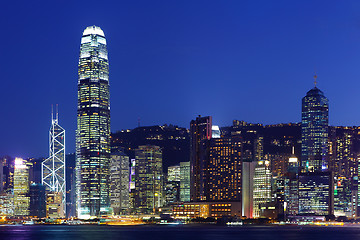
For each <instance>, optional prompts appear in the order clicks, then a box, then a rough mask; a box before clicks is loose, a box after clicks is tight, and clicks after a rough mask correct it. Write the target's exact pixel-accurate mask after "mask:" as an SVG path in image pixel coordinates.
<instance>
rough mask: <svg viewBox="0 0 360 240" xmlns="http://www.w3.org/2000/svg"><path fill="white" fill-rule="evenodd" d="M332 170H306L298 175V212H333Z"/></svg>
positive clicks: (310, 213)
mask: <svg viewBox="0 0 360 240" xmlns="http://www.w3.org/2000/svg"><path fill="white" fill-rule="evenodd" d="M333 189H334V187H333V175H332V172H307V173H301V174H300V176H299V214H300V215H321V216H325V215H330V214H333V196H334V192H333Z"/></svg>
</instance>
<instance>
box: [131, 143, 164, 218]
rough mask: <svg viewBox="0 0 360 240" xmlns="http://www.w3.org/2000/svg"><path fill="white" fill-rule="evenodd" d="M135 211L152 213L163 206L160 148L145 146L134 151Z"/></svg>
mask: <svg viewBox="0 0 360 240" xmlns="http://www.w3.org/2000/svg"><path fill="white" fill-rule="evenodd" d="M135 161H136V162H135V196H134V198H135V203H134V205H135V209H137V210H139V211H141V212H143V213H152V212H155V211H156V209H158V208H159V207H162V206H163V202H164V193H163V183H164V179H163V178H164V176H163V171H162V152H161V149H160V147H158V146H152V145H146V146H139V148H138V149H136V150H135Z"/></svg>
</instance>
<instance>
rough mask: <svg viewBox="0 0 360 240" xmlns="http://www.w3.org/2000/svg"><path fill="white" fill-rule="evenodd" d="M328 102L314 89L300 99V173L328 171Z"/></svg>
mask: <svg viewBox="0 0 360 240" xmlns="http://www.w3.org/2000/svg"><path fill="white" fill-rule="evenodd" d="M328 125H329V101H328V99H327V98H326V97H325V95H324V93H323V92H322V91H321V90H320V89H318V88H317V87H316V76H315V87H314V88H313V89H311V90H310V91H308V92H307V94H306V96H305V97H304V98H303V99H302V111H301V140H302V143H301V171H302V172H315V171H325V170H327V169H328V167H329V166H328V131H329V129H328V128H329V127H328Z"/></svg>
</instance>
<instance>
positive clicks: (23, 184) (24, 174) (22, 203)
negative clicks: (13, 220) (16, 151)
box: [14, 158, 30, 216]
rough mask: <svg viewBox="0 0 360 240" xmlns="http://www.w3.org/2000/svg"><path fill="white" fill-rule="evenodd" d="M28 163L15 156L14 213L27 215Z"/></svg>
mask: <svg viewBox="0 0 360 240" xmlns="http://www.w3.org/2000/svg"><path fill="white" fill-rule="evenodd" d="M29 207H30V198H29V165H27V164H26V161H25V160H23V159H22V158H15V167H14V215H15V216H29Z"/></svg>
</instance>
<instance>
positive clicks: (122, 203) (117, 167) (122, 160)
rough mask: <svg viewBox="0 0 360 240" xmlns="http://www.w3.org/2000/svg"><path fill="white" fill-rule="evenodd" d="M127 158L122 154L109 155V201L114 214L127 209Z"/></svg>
mask: <svg viewBox="0 0 360 240" xmlns="http://www.w3.org/2000/svg"><path fill="white" fill-rule="evenodd" d="M129 163H130V161H129V157H128V156H126V155H125V154H124V153H123V152H115V153H112V154H111V164H110V201H111V207H112V209H113V211H114V214H116V215H119V214H122V213H125V212H126V211H127V210H128V209H129V207H130V203H129V192H130V189H129V180H130V167H129Z"/></svg>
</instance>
